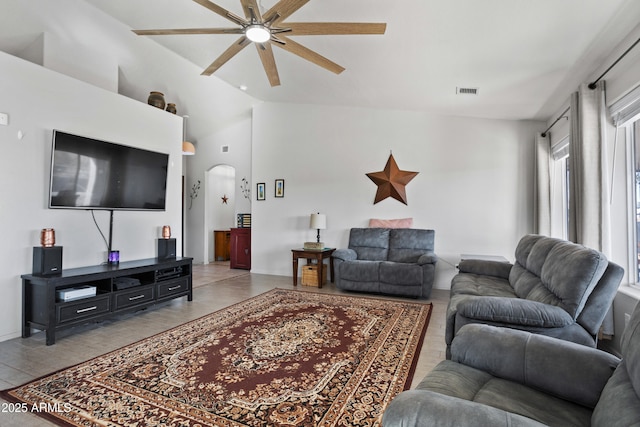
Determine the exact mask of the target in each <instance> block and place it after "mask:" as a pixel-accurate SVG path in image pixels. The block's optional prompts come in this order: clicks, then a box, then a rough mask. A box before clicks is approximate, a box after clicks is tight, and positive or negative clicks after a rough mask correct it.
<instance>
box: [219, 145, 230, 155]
mask: <svg viewBox="0 0 640 427" xmlns="http://www.w3.org/2000/svg"><path fill="white" fill-rule="evenodd" d="M220 151H222V152H223V153H228V152H229V146H228V145H223V146H222V148H220Z"/></svg>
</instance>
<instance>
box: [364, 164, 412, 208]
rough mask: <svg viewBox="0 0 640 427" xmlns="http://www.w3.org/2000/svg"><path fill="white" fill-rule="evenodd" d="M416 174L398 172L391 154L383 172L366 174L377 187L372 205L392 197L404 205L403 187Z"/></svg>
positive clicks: (405, 196) (405, 195)
mask: <svg viewBox="0 0 640 427" xmlns="http://www.w3.org/2000/svg"><path fill="white" fill-rule="evenodd" d="M418 173H419V172H409V171H403V170H400V168H399V167H398V164H397V163H396V160H395V159H394V158H393V154H390V155H389V160H387V164H386V165H385V167H384V170H382V171H380V172H371V173H368V174H367V176H368V177H369V179H371V181H373V182H374V183H375V184H376V185H377V186H378V191H377V192H376V199H375V200H374V202H373V204H374V205H375V204H376V203H378V202H380V201H382V200H384V199H386V198H387V197H393V198H394V199H396V200H397V201H399V202H402V203H404V204H405V205H406V204H407V193H406V191H405V188H404V187H405V186H406V185H407V184H408V183H409V181H411V180H412V179H413V178H415V176H416V175H418Z"/></svg>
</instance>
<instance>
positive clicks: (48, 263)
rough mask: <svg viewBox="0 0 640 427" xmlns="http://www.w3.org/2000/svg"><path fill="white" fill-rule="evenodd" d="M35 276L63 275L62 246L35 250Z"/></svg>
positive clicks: (36, 247) (35, 248)
mask: <svg viewBox="0 0 640 427" xmlns="http://www.w3.org/2000/svg"><path fill="white" fill-rule="evenodd" d="M33 274H36V275H39V276H53V275H56V274H62V246H52V247H50V248H44V247H41V246H34V248H33Z"/></svg>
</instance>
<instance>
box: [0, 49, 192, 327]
mask: <svg viewBox="0 0 640 427" xmlns="http://www.w3.org/2000/svg"><path fill="white" fill-rule="evenodd" d="M0 69H1V70H2V77H3V78H2V79H0V93H2V96H1V97H0V111H2V112H5V113H8V114H9V116H10V118H9V126H0V144H2V156H0V174H1V175H0V176H1V179H0V183H1V184H0V186H1V187H0V188H1V200H2V208H1V209H0V224H2V237H3V241H4V242H5V243H6V244H4V245H2V248H1V249H0V288H2V290H3V297H2V298H1V299H0V340H4V339H8V338H12V337H15V336H19V334H20V324H21V323H20V318H21V310H20V307H21V299H22V293H21V282H20V275H21V274H25V273H31V269H32V247H33V246H38V245H39V233H40V230H41V229H42V228H46V227H52V228H54V229H55V230H56V245H58V246H62V247H63V268H73V267H79V266H86V265H94V264H100V263H102V262H104V261H106V246H105V244H104V242H103V240H102V238H101V236H100V234H99V232H98V231H97V229H96V227H95V225H94V223H93V220H92V218H91V214H90V213H89V212H88V211H78V210H58V209H55V210H51V209H47V194H48V192H47V191H48V190H47V189H48V184H49V172H50V162H51V132H52V130H53V129H60V130H64V131H67V132H71V133H75V134H79V135H84V136H89V137H94V138H98V139H102V140H107V141H112V142H118V143H121V144H125V145H131V146H136V147H140V148H145V149H149V150H154V151H160V152H164V153H168V154H169V155H170V157H169V176H168V184H167V210H166V211H165V212H134V211H127V212H122V211H118V212H115V213H114V229H113V243H114V249H118V250H120V257H121V260H122V261H126V260H132V259H141V258H153V257H155V256H156V243H155V239H156V238H158V237H159V236H160V231H161V227H162V226H163V225H170V226H172V230H173V233H172V234H173V236H174V237H176V238H177V239H178V241H179V242H180V241H181V239H182V235H181V232H180V226H179V225H180V221H181V211H180V205H181V200H180V199H181V175H182V159H181V152H180V141H181V139H182V119H181V118H179V117H176V116H174V115H172V114H169V113H167V112H165V111H162V110H159V109H157V108H154V107H151V106H149V105H146V104H145V103H141V102H138V101H134V100H132V99H129V98H126V97H123V96H120V95H117V94H114V93H112V92H109V91H105V90H103V89H100V88H97V87H95V86H92V85H89V84H87V83H84V82H81V81H79V80H75V79H73V78H70V77H67V76H65V75H62V74H59V73H57V72H54V71H51V70H48V69H46V68H43V67H41V66H38V65H35V64H32V63H30V62H27V61H24V60H21V59H19V58H16V57H13V56H11V55H8V54H5V53H2V52H0ZM18 132H22V134H23V135H24V136H23V138H22V139H19V137H18ZM96 218H97V220H98V222H99V224H100V226H101V227H102V229H103V232H104V233H105V234H106V233H107V232H108V229H109V222H108V218H109V217H108V213H107V212H96Z"/></svg>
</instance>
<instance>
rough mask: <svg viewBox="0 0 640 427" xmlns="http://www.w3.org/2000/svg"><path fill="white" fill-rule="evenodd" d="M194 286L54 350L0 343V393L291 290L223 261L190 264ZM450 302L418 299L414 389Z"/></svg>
mask: <svg viewBox="0 0 640 427" xmlns="http://www.w3.org/2000/svg"><path fill="white" fill-rule="evenodd" d="M193 286H194V291H193V301H192V302H188V301H187V300H186V298H184V297H183V298H179V299H176V300H173V301H170V302H167V303H164V304H160V305H157V306H155V307H151V308H148V309H146V310H143V311H139V312H137V313H134V314H127V315H122V316H119V317H118V318H116V319H113V320H107V321H103V322H100V323H93V324H87V325H83V326H78V327H74V328H71V329H68V330H63V331H61V332H59V333H57V334H56V344H55V345H52V346H46V345H45V342H44V341H45V340H44V333H43V332H39V333H34V334H33V335H32V336H31V337H29V338H26V339H23V338H15V339H12V340H8V341H4V342H0V389H6V388H11V387H14V386H18V385H21V384H24V383H26V382H28V381H30V380H33V379H35V378H38V377H41V376H43V375H46V374H49V373H52V372H54V371H57V370H59V369H63V368H65V367H68V366H71V365H74V364H77V363H80V362H83V361H86V360H88V359H90V358H93V357H97V356H100V355H101V354H104V353H106V352H108V351H111V350H115V349H117V348H120V347H122V346H124V345H127V344H130V343H133V342H135V341H138V340H140V339H143V338H145V337H148V336H150V335H153V334H157V333H159V332H162V331H164V330H166V329H169V328H171V327H174V326H177V325H180V324H182V323H185V322H187V321H189V320H193V319H196V318H198V317H201V316H204V315H206V314H209V313H211V312H213V311H215V310H218V309H221V308H223V307H226V306H228V305H230V304H234V303H237V302H240V301H242V300H244V299H246V298H249V297H252V296H255V295H258V294H261V293H263V292H266V291H268V290H270V289H273V288H276V287H277V288H283V289H293V284H292V281H291V278H290V277H283V276H269V275H261V274H249V273H248V272H246V271H244V270H232V269H230V268H229V264H228V263H224V262H223V263H212V264H208V265H194V267H193ZM298 289H300V290H303V291H312V292H328V293H342V291H340V290H338V289H336V287H335V285H334V284H332V283H328V284H326V285H325V286H323V287H322V288H321V289H318V288H315V287H309V286H298ZM350 295H358V294H350ZM361 296H365V295H362V294H361ZM448 298H449V292H448V291H443V290H434V291H433V292H432V295H431V299H430V300H420V301H419V302H424V303H428V302H431V303H433V312H432V313H431V320H430V322H429V327H428V328H427V333H426V336H425V339H424V344H423V346H422V350H421V352H420V356H419V359H418V364H417V367H416V372H415V375H414V379H413V384H412V388H413V387H415V386H416V384H417V383H418V382H419V381H420V380H421V379H422V377H423V376H424V375H425V374H426V373H427V372H429V371H430V370H431V369H432V368H433V367H434V366H435V365H436V364H437V363H438V362H440V361H441V360H443V359H444V357H445V356H444V355H445V344H444V319H445V312H446V308H447V302H448ZM411 301H416V300H411ZM0 405H2V406H0V426H3V427H5V426H6V427H9V426H21V427H32V426H33V427H36V426H37V427H40V426H53V425H54V424H51V423H49V422H47V421H45V420H43V419H41V418H38V417H35V416H34V415H31V414H16V413H10V412H6V410H7V409H8V408H7V406H6V402H4V401H2V400H0Z"/></svg>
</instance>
